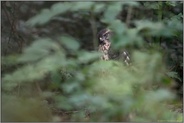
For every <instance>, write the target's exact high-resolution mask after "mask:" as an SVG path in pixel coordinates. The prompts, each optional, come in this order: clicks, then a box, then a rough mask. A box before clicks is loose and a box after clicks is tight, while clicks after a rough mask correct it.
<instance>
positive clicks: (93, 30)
mask: <svg viewBox="0 0 184 123" xmlns="http://www.w3.org/2000/svg"><path fill="white" fill-rule="evenodd" d="M90 23H91V28H92V33H93V47H94V49H97V45H98V44H97V40H96V34H97V29H96V22H95V18H94V13H93V12H91V20H90Z"/></svg>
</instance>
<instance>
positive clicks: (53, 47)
mask: <svg viewBox="0 0 184 123" xmlns="http://www.w3.org/2000/svg"><path fill="white" fill-rule="evenodd" d="M59 49H60V47H59V46H58V45H57V44H56V43H55V42H53V41H52V40H51V39H49V38H45V39H38V40H36V41H34V43H33V44H32V45H31V46H29V47H28V48H26V49H24V51H23V54H22V56H21V57H20V58H19V59H18V61H19V62H32V61H37V60H40V59H43V58H44V57H45V56H48V55H51V54H53V53H54V52H56V51H58V50H59Z"/></svg>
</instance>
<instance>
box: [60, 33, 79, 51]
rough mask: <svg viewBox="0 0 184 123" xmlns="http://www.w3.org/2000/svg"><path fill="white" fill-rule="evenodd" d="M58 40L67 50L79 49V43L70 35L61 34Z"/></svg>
mask: <svg viewBox="0 0 184 123" xmlns="http://www.w3.org/2000/svg"><path fill="white" fill-rule="evenodd" d="M60 42H61V43H62V44H63V45H64V46H65V47H67V48H68V49H69V50H73V51H76V50H78V49H79V47H80V44H79V43H78V42H77V41H76V40H75V39H73V38H71V37H66V36H62V37H60Z"/></svg>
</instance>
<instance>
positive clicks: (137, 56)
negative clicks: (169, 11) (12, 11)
mask: <svg viewBox="0 0 184 123" xmlns="http://www.w3.org/2000/svg"><path fill="white" fill-rule="evenodd" d="M163 4H164V5H165V4H166V6H169V7H172V6H176V4H177V3H175V2H174V3H171V2H170V3H169V2H165V3H164V2H163V3H162V4H161V3H160V2H155V3H154V4H151V5H150V4H148V2H145V4H144V7H145V8H148V9H153V10H155V9H156V11H158V12H159V11H163V10H162V9H163V8H161V7H162V6H163ZM127 6H128V7H133V8H135V9H136V8H141V7H142V4H141V2H82V3H81V2H56V3H55V4H53V5H52V6H51V8H50V9H43V10H41V12H40V13H38V14H37V15H35V16H33V17H32V18H30V19H29V20H28V21H27V23H26V24H27V25H28V26H30V27H32V28H34V27H39V26H40V27H42V26H44V25H45V26H46V25H47V24H48V23H51V22H52V21H53V18H55V17H65V16H66V14H68V13H69V14H70V15H71V16H74V15H76V16H77V17H81V18H87V19H91V16H92V14H91V13H93V15H96V16H99V15H102V16H101V17H100V20H99V21H100V23H102V24H105V25H108V27H109V28H111V29H112V30H113V32H114V35H113V38H112V48H113V50H115V51H120V50H122V49H124V48H128V49H129V51H130V53H131V56H132V57H131V58H132V65H131V66H125V65H124V64H123V63H122V61H121V60H119V61H116V60H109V61H101V60H99V57H100V55H101V54H100V53H99V52H97V51H88V50H85V49H82V43H81V42H82V41H80V38H77V37H74V36H72V35H70V34H67V35H65V34H63V35H57V36H55V37H54V38H53V37H49V36H44V37H41V36H40V37H39V38H36V39H35V40H34V41H33V42H32V44H30V45H29V46H28V47H25V48H24V50H23V52H22V53H21V54H20V56H17V57H16V59H15V58H14V57H3V61H2V63H3V65H4V64H10V65H12V64H20V65H21V66H20V67H19V68H18V69H16V70H15V71H13V72H11V73H6V74H5V75H4V76H3V78H2V90H3V98H2V100H3V101H2V105H3V115H2V117H3V121H24V122H25V121H53V122H56V121H119V122H122V121H144V122H145V121H148V122H149V121H151V122H152V121H182V118H181V116H182V114H181V113H178V112H174V111H171V109H169V108H168V105H170V104H171V103H173V102H174V101H175V100H176V95H175V93H173V92H172V90H171V89H170V88H171V87H172V83H173V82H174V79H172V78H176V79H178V80H180V81H181V80H182V79H181V78H180V77H179V76H177V73H176V72H170V71H169V72H168V66H169V65H170V64H169V63H167V59H164V57H165V56H164V54H163V53H162V52H164V53H166V54H167V53H168V50H163V49H161V46H160V45H156V44H158V43H160V42H163V43H166V41H164V40H161V39H160V40H159V38H163V39H168V40H174V39H176V40H178V42H179V41H180V43H182V41H181V40H180V39H181V37H180V36H181V35H182V28H181V25H182V22H181V21H180V19H177V17H178V18H180V17H181V14H182V13H180V14H179V15H178V16H177V17H173V18H172V19H168V18H164V19H163V21H161V20H157V21H156V22H154V21H150V20H149V19H146V20H143V19H141V20H136V19H134V20H132V22H133V23H134V24H135V27H134V28H131V27H130V26H129V25H128V24H127V23H126V22H123V21H122V20H120V19H119V18H117V17H118V16H119V15H120V13H121V11H122V10H123V9H124V8H126V7H127ZM161 14H162V13H161ZM142 16H144V15H142ZM162 16H164V14H163V15H162ZM157 18H158V17H157ZM66 19H67V18H66ZM159 19H160V18H159ZM93 21H94V20H93ZM92 32H95V31H94V30H93V31H92ZM83 36H85V35H83ZM146 39H150V42H151V45H150V44H148V43H146V41H145V40H146ZM85 41H86V42H87V41H88V40H85ZM166 49H169V50H170V48H168V47H167V48H166ZM161 51H162V52H161ZM163 56H164V57H163ZM9 58H11V59H9ZM12 58H13V59H14V60H15V62H11V60H12ZM165 60H166V62H165ZM173 60H174V59H173ZM7 61H8V62H7ZM177 61H178V60H177ZM178 62H179V64H181V63H183V62H182V61H181V60H179V61H178ZM12 102H14V103H12ZM12 109H14V110H12ZM12 111H13V112H12ZM37 114H38V115H37ZM88 115H89V116H88Z"/></svg>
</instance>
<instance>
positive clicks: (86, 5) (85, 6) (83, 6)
mask: <svg viewBox="0 0 184 123" xmlns="http://www.w3.org/2000/svg"><path fill="white" fill-rule="evenodd" d="M72 5H73V6H72V8H71V11H79V10H90V9H91V8H92V6H93V5H94V2H73V3H72Z"/></svg>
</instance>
